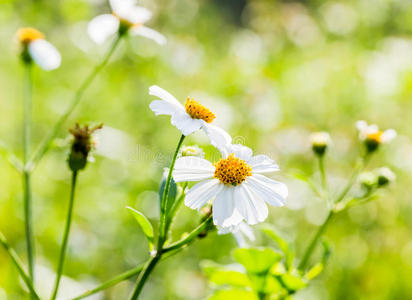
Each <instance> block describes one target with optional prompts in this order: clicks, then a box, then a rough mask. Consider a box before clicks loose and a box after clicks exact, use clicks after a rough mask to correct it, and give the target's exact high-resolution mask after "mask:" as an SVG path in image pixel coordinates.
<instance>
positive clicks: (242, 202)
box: [234, 184, 268, 225]
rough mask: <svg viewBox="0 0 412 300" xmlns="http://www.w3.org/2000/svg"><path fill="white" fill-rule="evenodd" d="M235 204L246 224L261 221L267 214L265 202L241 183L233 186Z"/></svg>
mask: <svg viewBox="0 0 412 300" xmlns="http://www.w3.org/2000/svg"><path fill="white" fill-rule="evenodd" d="M234 198H235V199H236V202H235V206H236V208H237V210H238V211H239V212H240V214H241V215H242V216H243V218H245V220H246V222H247V223H248V224H251V225H253V224H257V223H259V222H263V221H264V220H265V219H266V218H267V216H268V208H267V206H266V204H265V202H264V201H263V200H262V199H261V198H259V197H256V196H254V195H253V194H252V193H251V192H250V190H249V189H248V188H247V186H246V185H244V184H241V185H239V186H237V187H236V188H235V195H234Z"/></svg>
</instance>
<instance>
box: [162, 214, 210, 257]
mask: <svg viewBox="0 0 412 300" xmlns="http://www.w3.org/2000/svg"><path fill="white" fill-rule="evenodd" d="M212 218H213V216H209V217H208V218H207V219H206V220H204V221H203V222H202V223H201V224H200V225H199V226H197V227H196V228H195V229H194V230H193V231H192V232H191V233H189V234H188V235H187V236H186V237H185V238H183V239H181V240H179V241H177V242H175V243H173V244H170V245H169V246H168V247H165V248H164V249H163V251H162V253H163V254H164V253H168V252H170V251H173V250H179V249H181V248H183V247H185V246H187V245H189V244H190V243H191V242H193V241H194V240H195V239H196V237H197V236H198V235H199V233H201V232H202V231H203V230H205V229H206V228H207V226H209V224H210V222H211V221H212Z"/></svg>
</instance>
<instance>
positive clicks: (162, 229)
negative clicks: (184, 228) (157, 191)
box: [157, 134, 185, 252]
mask: <svg viewBox="0 0 412 300" xmlns="http://www.w3.org/2000/svg"><path fill="white" fill-rule="evenodd" d="M184 139H185V136H184V135H183V134H182V136H181V137H180V140H179V142H178V144H177V147H176V150H175V153H174V155H173V158H172V161H171V163H170V168H169V174H168V175H167V179H166V184H165V188H164V191H163V197H162V201H161V204H160V228H159V238H158V242H157V251H160V252H161V250H162V247H163V244H164V242H165V240H166V235H167V232H166V230H167V228H168V226H167V224H166V223H167V211H166V210H167V207H168V199H169V189H170V181H171V180H172V173H173V169H174V167H175V162H176V158H177V154H178V153H179V150H180V147H181V146H182V144H183V140H184Z"/></svg>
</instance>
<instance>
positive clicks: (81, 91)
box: [26, 35, 122, 170]
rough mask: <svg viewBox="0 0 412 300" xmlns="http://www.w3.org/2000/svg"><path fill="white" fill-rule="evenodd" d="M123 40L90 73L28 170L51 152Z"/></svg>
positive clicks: (114, 44) (118, 39)
mask: <svg viewBox="0 0 412 300" xmlns="http://www.w3.org/2000/svg"><path fill="white" fill-rule="evenodd" d="M121 38H122V36H121V35H118V37H117V38H116V40H115V41H114V42H113V44H112V46H111V48H110V49H109V51H108V52H107V54H106V56H105V57H104V59H103V61H102V62H101V63H100V64H99V65H97V66H96V67H95V68H94V69H93V71H92V72H91V73H90V75H89V76H88V77H86V80H85V81H84V82H83V83H82V85H81V86H80V87H79V89H78V90H77V92H76V93H75V94H74V97H73V100H72V102H71V104H70V106H69V107H68V108H67V110H66V112H65V113H64V114H63V115H62V116H61V117H60V119H59V120H58V121H57V123H56V124H55V125H54V127H53V129H52V130H51V132H50V133H49V135H48V136H47V137H46V138H45V139H44V140H43V142H42V144H41V145H40V147H39V148H38V150H37V151H36V153H35V154H34V156H33V157H32V158H31V160H30V162H29V163H28V165H27V166H26V167H27V168H28V169H30V170H31V169H33V168H34V167H35V166H36V165H37V163H38V162H39V161H40V160H41V159H42V157H43V156H44V154H46V152H47V151H48V150H49V147H50V144H51V142H52V141H53V139H54V138H55V137H56V136H57V134H58V133H59V130H60V128H61V127H62V126H63V124H64V122H65V121H66V120H67V119H68V118H69V116H70V115H71V113H72V112H73V110H74V109H75V108H76V106H77V105H78V104H79V102H80V100H81V99H82V96H83V94H84V92H85V91H86V89H87V88H88V87H89V86H90V84H91V83H92V82H93V80H94V79H95V78H96V76H97V74H99V72H100V71H101V70H102V69H103V68H104V67H105V66H106V64H107V63H108V61H109V59H110V57H111V56H112V54H113V52H114V50H115V49H116V48H117V46H118V44H119V42H120V40H121Z"/></svg>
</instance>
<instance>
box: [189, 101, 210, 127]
mask: <svg viewBox="0 0 412 300" xmlns="http://www.w3.org/2000/svg"><path fill="white" fill-rule="evenodd" d="M185 109H186V112H187V113H188V114H189V116H191V117H192V118H193V119H202V120H203V121H205V122H206V123H212V122H213V120H214V119H215V118H216V116H215V115H214V114H213V113H212V112H211V111H210V110H209V109H208V108H206V107H204V106H203V105H202V104H200V103H199V102H197V101H195V100H194V99H190V98H189V97H187V100H186V103H185Z"/></svg>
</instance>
